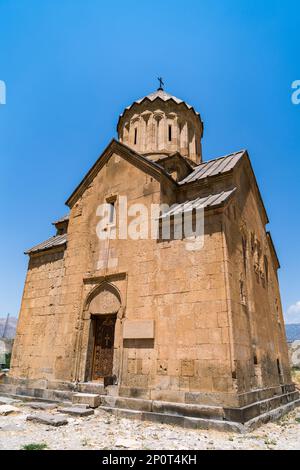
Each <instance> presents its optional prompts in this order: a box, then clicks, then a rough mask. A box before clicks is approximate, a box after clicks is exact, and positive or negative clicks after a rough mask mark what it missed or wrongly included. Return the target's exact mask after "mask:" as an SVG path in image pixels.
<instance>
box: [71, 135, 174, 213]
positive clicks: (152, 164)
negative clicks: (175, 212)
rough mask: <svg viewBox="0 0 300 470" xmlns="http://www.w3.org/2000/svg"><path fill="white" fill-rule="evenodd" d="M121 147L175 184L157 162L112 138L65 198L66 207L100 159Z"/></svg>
mask: <svg viewBox="0 0 300 470" xmlns="http://www.w3.org/2000/svg"><path fill="white" fill-rule="evenodd" d="M118 148H119V149H121V151H122V150H123V151H126V152H127V153H128V154H129V155H131V156H132V157H134V158H136V159H138V160H140V161H141V162H143V164H144V165H146V166H148V167H149V168H151V169H152V171H154V172H156V174H157V176H158V175H163V176H165V177H166V178H167V179H168V180H169V181H170V182H172V184H173V185H175V186H177V185H178V184H177V182H176V181H175V180H174V179H173V178H172V176H171V175H169V173H167V172H166V171H165V169H164V168H163V167H161V166H160V165H158V164H157V163H155V162H153V161H151V160H149V159H148V158H146V157H144V156H143V155H140V154H139V153H137V152H135V151H134V150H133V149H132V148H131V147H128V146H127V145H125V144H123V143H122V142H119V141H118V140H116V139H112V140H111V141H110V143H109V144H108V145H107V147H106V148H105V150H104V151H103V152H102V153H101V155H100V156H99V157H98V159H97V160H96V162H95V163H94V165H93V166H92V167H91V168H90V170H89V171H88V172H87V173H86V175H85V176H84V177H83V179H82V180H81V182H80V183H79V184H78V185H77V186H76V188H75V190H74V191H73V193H72V194H71V196H70V197H69V198H68V199H67V201H66V202H65V204H66V205H67V206H68V207H70V208H71V207H72V205H73V204H74V203H75V200H77V199H76V196H77V195H79V196H80V195H81V194H82V192H81V191H80V190H81V189H84V185H85V184H86V183H87V182H88V183H89V182H90V181H92V180H93V179H94V177H95V176H96V174H97V168H98V166H99V164H100V163H101V159H104V158H105V157H107V158H109V157H110V156H111V155H112V154H113V153H114V152H116V151H117V149H118Z"/></svg>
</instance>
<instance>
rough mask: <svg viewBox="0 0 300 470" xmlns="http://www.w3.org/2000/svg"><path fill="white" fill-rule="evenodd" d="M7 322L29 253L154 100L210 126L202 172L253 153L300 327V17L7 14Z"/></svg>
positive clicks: (158, 12) (299, 12) (168, 9)
mask: <svg viewBox="0 0 300 470" xmlns="http://www.w3.org/2000/svg"><path fill="white" fill-rule="evenodd" d="M0 31H1V38H0V80H3V81H5V83H6V87H7V102H6V105H0V165H1V172H0V177H1V184H0V198H1V202H2V211H1V232H0V246H1V251H2V253H1V263H0V316H1V315H5V314H6V313H7V312H10V313H11V314H12V315H16V314H18V310H19V305H20V300H21V295H22V289H23V283H24V279H25V274H26V267H27V259H26V256H25V255H23V251H24V249H26V248H28V247H30V246H32V245H34V244H36V243H38V242H40V241H42V240H44V239H46V238H48V237H49V236H50V235H52V234H53V228H52V226H51V221H53V220H55V219H56V218H57V217H59V216H61V215H63V214H64V213H65V212H66V208H65V206H64V201H65V200H66V199H67V197H68V196H69V195H70V193H71V192H72V190H73V189H74V187H75V186H76V185H77V183H78V182H79V181H80V180H81V178H82V176H83V175H84V174H85V172H86V171H87V170H88V169H89V168H90V166H91V165H92V164H93V163H94V161H95V160H96V159H97V157H98V156H99V154H100V153H101V151H102V150H103V149H104V147H105V146H106V145H107V143H108V142H109V141H110V139H111V138H112V137H113V136H115V135H116V133H115V128H116V123H117V119H118V115H119V114H120V113H121V112H122V110H123V108H124V107H125V106H127V105H129V104H130V103H131V102H132V101H133V100H135V99H137V98H139V97H142V96H144V95H145V94H148V93H149V92H152V91H153V90H155V89H156V88H157V81H156V77H157V76H159V75H161V76H163V77H164V79H165V84H166V91H168V92H170V93H172V94H174V95H176V96H178V97H180V98H183V99H185V100H186V101H187V102H188V103H190V104H192V105H193V106H194V107H195V108H196V109H197V110H198V111H199V112H200V113H201V116H202V119H203V121H204V124H205V131H204V139H203V153H204V159H210V158H214V157H216V156H220V155H223V154H226V153H230V152H232V151H236V150H239V149H241V148H247V149H248V151H249V154H250V157H251V160H252V163H253V167H254V170H255V173H256V176H257V180H258V183H259V185H260V189H261V192H262V195H263V198H264V201H265V205H266V208H267V211H268V214H269V218H270V221H271V223H270V225H269V228H270V230H271V232H272V235H273V239H274V242H275V245H276V247H277V251H278V255H279V258H280V262H281V266H282V267H281V270H280V273H279V276H280V283H281V292H282V301H283V306H284V309H285V311H286V313H287V319H288V321H298V322H299V321H300V286H299V264H300V263H299V261H300V256H299V255H300V244H299V232H300V222H299V170H300V160H299V157H300V139H299V136H300V132H299V131H300V105H298V106H296V105H293V104H292V102H291V94H292V90H291V84H292V82H293V81H294V80H297V79H300V63H299V47H300V4H299V2H298V1H287V2H283V1H276V0H264V1H263V2H262V1H257V0H252V1H251V2H249V1H248V0H247V1H246V0H245V1H242V0H238V1H237V0H236V1H234V0H226V1H224V0H222V1H221V0H220V1H214V2H212V1H211V0H204V1H200V0H198V1H196V0H186V1H185V2H182V1H174V0H172V1H170V0H163V1H162V0H160V1H158V0H152V1H151V2H147V1H141V0H140V1H133V0H127V1H126V2H124V1H114V2H102V1H100V0H72V1H71V0H43V1H40V0H36V1H35V0H27V1H26V2H25V1H24V0H0Z"/></svg>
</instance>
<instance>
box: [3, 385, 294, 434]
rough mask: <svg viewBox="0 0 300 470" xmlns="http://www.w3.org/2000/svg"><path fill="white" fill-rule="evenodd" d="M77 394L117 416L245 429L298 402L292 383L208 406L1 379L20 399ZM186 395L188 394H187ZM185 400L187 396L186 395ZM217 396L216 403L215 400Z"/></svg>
mask: <svg viewBox="0 0 300 470" xmlns="http://www.w3.org/2000/svg"><path fill="white" fill-rule="evenodd" d="M78 392H79V393H86V394H93V396H94V397H99V403H100V407H101V408H102V409H104V410H107V411H110V412H112V413H114V414H117V415H118V416H120V417H130V418H138V419H141V420H145V421H156V422H161V423H169V424H176V425H180V426H183V427H189V428H199V429H219V430H222V431H227V430H228V431H234V432H244V431H246V430H247V429H252V428H254V427H257V426H259V425H260V424H262V423H265V422H267V421H269V420H274V419H278V418H280V417H281V416H283V415H284V414H285V413H287V412H289V411H291V410H292V409H293V408H294V407H295V406H299V405H300V399H299V392H298V391H296V390H295V386H294V384H287V385H282V386H281V387H272V388H269V389H261V390H255V391H252V392H250V393H248V394H243V395H241V396H237V397H236V400H237V402H240V403H246V402H247V405H244V406H236V407H230V406H228V407H227V406H217V405H207V404H206V403H205V401H204V402H202V403H201V402H200V395H201V394H198V395H199V397H198V400H195V397H194V401H192V400H190V401H185V402H181V403H179V402H172V401H163V400H155V399H143V398H135V397H132V396H131V397H129V396H121V395H118V391H117V387H104V386H103V384H102V383H95V382H87V383H71V382H59V381H55V382H50V381H49V382H47V381H46V380H27V379H16V378H11V377H9V376H4V377H2V378H1V382H0V394H4V395H12V396H17V397H19V398H21V399H23V400H31V399H32V398H33V397H34V398H35V399H37V400H43V401H50V402H51V401H55V402H71V401H72V400H74V397H75V396H77V395H78ZM187 395H188V394H187ZM187 399H189V397H188V396H187ZM217 401H218V400H217V398H216V402H217Z"/></svg>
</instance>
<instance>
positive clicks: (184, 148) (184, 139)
mask: <svg viewBox="0 0 300 470" xmlns="http://www.w3.org/2000/svg"><path fill="white" fill-rule="evenodd" d="M180 153H181V155H183V156H185V157H187V156H188V153H189V149H188V124H187V122H186V121H185V122H184V124H183V127H182V130H181V138H180Z"/></svg>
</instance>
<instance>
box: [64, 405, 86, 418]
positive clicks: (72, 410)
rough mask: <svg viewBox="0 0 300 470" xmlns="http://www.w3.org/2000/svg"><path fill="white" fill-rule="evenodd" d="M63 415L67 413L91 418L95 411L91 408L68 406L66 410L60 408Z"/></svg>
mask: <svg viewBox="0 0 300 470" xmlns="http://www.w3.org/2000/svg"><path fill="white" fill-rule="evenodd" d="M59 411H60V412H61V413H65V414H68V415H72V416H80V417H83V416H90V415H93V414H94V410H92V409H90V408H83V407H82V406H68V407H65V408H59Z"/></svg>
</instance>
